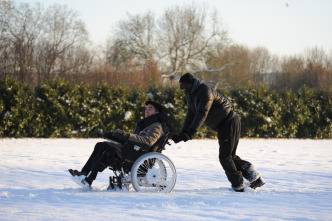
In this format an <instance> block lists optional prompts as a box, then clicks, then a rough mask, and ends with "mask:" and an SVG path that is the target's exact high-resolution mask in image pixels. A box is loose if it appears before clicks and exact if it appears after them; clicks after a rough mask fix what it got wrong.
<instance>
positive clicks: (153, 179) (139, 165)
mask: <svg viewBox="0 0 332 221" xmlns="http://www.w3.org/2000/svg"><path fill="white" fill-rule="evenodd" d="M176 178H177V173H176V169H175V167H174V164H173V162H172V161H171V160H170V159H169V158H168V157H166V156H165V155H163V154H161V153H156V152H150V153H146V154H144V155H142V156H140V157H139V158H138V159H137V160H136V161H135V162H134V164H133V166H132V168H131V183H132V185H133V188H134V189H135V190H136V191H137V192H165V193H169V192H171V191H172V190H173V188H174V186H175V183H176Z"/></svg>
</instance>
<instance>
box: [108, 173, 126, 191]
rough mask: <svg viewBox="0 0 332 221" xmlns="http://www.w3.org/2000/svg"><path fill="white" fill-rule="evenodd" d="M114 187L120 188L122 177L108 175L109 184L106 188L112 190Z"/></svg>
mask: <svg viewBox="0 0 332 221" xmlns="http://www.w3.org/2000/svg"><path fill="white" fill-rule="evenodd" d="M115 188H120V189H122V178H121V177H118V176H110V185H109V186H108V188H107V190H114V189H115Z"/></svg>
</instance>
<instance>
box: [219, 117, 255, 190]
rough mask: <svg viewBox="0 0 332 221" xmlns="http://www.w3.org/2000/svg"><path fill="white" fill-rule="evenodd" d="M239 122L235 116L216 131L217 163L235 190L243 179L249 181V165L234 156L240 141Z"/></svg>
mask: <svg viewBox="0 0 332 221" xmlns="http://www.w3.org/2000/svg"><path fill="white" fill-rule="evenodd" d="M240 132H241V122H240V118H239V116H238V115H237V114H235V116H234V117H233V119H231V120H230V121H228V122H226V123H225V125H224V126H223V127H222V128H220V129H219V130H218V140H219V161H220V163H221V165H222V167H223V168H224V170H225V173H226V176H227V178H228V180H229V181H230V182H231V184H232V187H233V188H236V187H239V186H241V185H242V184H243V177H244V178H246V179H248V180H250V179H251V177H250V171H249V169H248V168H250V166H251V163H250V162H248V161H245V160H242V159H241V158H240V157H239V156H237V155H236V149H237V145H238V143H239V139H240Z"/></svg>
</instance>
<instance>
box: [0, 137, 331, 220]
mask: <svg viewBox="0 0 332 221" xmlns="http://www.w3.org/2000/svg"><path fill="white" fill-rule="evenodd" d="M98 141H101V139H0V171H1V175H0V220H332V140H297V139H290V140H286V139H280V140H279V139H241V140H240V143H239V148H238V155H239V156H240V157H242V158H243V159H247V160H249V161H251V162H252V163H253V164H254V165H255V167H256V168H257V170H258V171H259V172H260V173H261V175H262V177H263V178H264V179H265V181H266V182H267V183H266V185H265V186H263V187H261V188H259V189H257V190H256V191H254V190H251V189H250V188H246V192H244V193H236V192H233V191H232V190H231V188H230V183H229V182H228V180H227V178H226V176H225V174H224V172H223V170H222V168H221V166H220V164H219V161H218V143H217V141H216V140H194V141H189V142H186V143H179V144H174V143H172V145H171V146H167V150H166V151H164V152H163V153H164V154H165V155H167V156H168V157H169V158H170V159H171V160H172V161H173V163H174V164H175V166H176V168H177V172H178V180H177V183H176V185H175V188H174V190H173V192H172V193H168V194H165V193H137V192H133V191H131V192H128V191H127V192H125V191H107V190H106V188H107V186H108V176H109V175H111V174H112V173H111V171H110V170H108V169H107V170H105V171H104V172H103V173H100V174H99V176H98V177H97V180H96V181H95V182H94V183H93V184H92V187H93V189H92V190H91V191H83V190H82V189H81V188H80V187H79V186H78V185H77V184H76V183H74V182H73V181H72V180H71V178H70V175H69V173H68V171H67V169H68V168H73V169H81V167H82V166H83V164H84V163H85V161H86V160H87V158H88V156H89V155H90V153H91V152H92V150H93V147H94V145H95V143H96V142H98ZM247 186H248V184H247Z"/></svg>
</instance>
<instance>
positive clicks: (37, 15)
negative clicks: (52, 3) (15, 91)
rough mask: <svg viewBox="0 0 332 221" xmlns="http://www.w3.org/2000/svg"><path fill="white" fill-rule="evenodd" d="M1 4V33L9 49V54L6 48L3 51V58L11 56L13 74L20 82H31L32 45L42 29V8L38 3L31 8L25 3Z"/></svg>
mask: <svg viewBox="0 0 332 221" xmlns="http://www.w3.org/2000/svg"><path fill="white" fill-rule="evenodd" d="M1 5H2V6H3V7H1V16H0V17H1V33H2V37H3V38H5V39H4V40H5V42H6V44H7V45H6V46H7V48H9V49H10V50H11V55H8V50H7V51H5V59H6V58H7V59H8V58H9V57H11V59H10V60H11V61H10V63H11V64H10V65H11V66H12V71H13V73H12V75H13V76H15V77H17V78H18V79H19V80H20V81H21V82H24V81H28V82H31V81H32V80H33V79H32V78H33V72H34V70H33V53H34V49H35V48H34V45H35V43H36V41H37V38H38V36H39V34H40V32H41V30H42V24H43V18H42V16H43V8H42V7H41V5H40V4H36V5H35V7H34V8H32V7H31V6H30V5H29V4H27V3H22V4H20V5H19V6H18V7H16V6H15V5H14V4H13V3H11V2H8V1H7V2H6V1H4V2H2V3H1ZM7 61H8V60H5V62H7Z"/></svg>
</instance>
